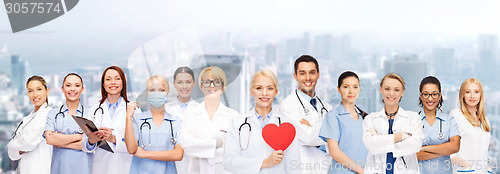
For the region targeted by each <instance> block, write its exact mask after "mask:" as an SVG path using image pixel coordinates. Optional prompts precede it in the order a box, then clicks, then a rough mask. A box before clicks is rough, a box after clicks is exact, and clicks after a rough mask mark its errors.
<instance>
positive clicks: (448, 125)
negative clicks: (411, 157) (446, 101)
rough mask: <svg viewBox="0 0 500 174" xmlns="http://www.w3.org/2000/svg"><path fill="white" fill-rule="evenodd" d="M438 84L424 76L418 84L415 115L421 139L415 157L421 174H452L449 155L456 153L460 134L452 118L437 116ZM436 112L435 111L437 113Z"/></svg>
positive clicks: (440, 113) (439, 86)
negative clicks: (422, 137)
mask: <svg viewBox="0 0 500 174" xmlns="http://www.w3.org/2000/svg"><path fill="white" fill-rule="evenodd" d="M442 97H443V96H442V95H441V83H440V82H439V80H438V79H437V78H436V77H433V76H428V77H426V78H424V79H423V80H422V82H420V98H419V105H420V106H421V107H422V109H423V110H422V111H420V112H419V115H420V116H421V118H422V123H423V124H424V134H425V138H424V141H423V143H422V149H421V150H420V152H418V153H417V158H418V163H419V165H420V170H421V171H420V172H421V173H426V174H427V173H430V174H432V173H436V174H445V173H453V170H452V163H451V161H450V155H451V154H453V153H456V152H458V150H459V149H460V133H459V130H458V126H457V123H456V122H455V118H454V117H452V116H449V115H447V114H444V113H442V112H441V106H442V105H443V98H442ZM438 110H439V111H438Z"/></svg>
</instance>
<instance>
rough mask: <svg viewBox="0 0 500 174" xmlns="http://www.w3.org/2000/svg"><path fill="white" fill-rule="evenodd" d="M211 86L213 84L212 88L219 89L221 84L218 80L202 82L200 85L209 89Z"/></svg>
mask: <svg viewBox="0 0 500 174" xmlns="http://www.w3.org/2000/svg"><path fill="white" fill-rule="evenodd" d="M211 84H214V87H220V86H222V84H223V82H222V81H221V80H219V79H216V80H202V81H201V85H202V86H203V87H205V88H208V87H210V85H211Z"/></svg>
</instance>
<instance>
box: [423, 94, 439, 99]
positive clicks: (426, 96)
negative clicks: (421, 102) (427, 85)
mask: <svg viewBox="0 0 500 174" xmlns="http://www.w3.org/2000/svg"><path fill="white" fill-rule="evenodd" d="M420 96H422V98H424V99H428V98H429V96H432V98H433V99H438V98H439V96H441V93H432V94H429V93H420Z"/></svg>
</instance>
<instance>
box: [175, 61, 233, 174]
mask: <svg viewBox="0 0 500 174" xmlns="http://www.w3.org/2000/svg"><path fill="white" fill-rule="evenodd" d="M198 79H199V84H200V88H201V90H202V91H203V93H204V94H205V100H204V101H203V102H202V103H200V105H198V106H197V107H196V108H193V109H191V110H187V111H186V112H185V113H184V116H183V121H182V122H183V125H182V131H181V139H182V146H183V148H184V151H185V153H186V155H187V156H188V157H189V164H188V173H190V174H195V173H206V174H211V173H217V174H222V173H228V172H227V171H225V170H224V168H223V165H222V161H223V156H224V141H225V139H226V134H227V131H228V130H229V128H230V127H231V120H232V119H233V118H235V117H239V115H240V114H239V113H238V112H236V111H235V110H233V109H230V108H228V107H226V106H224V104H222V103H221V102H220V96H221V94H222V92H224V91H225V89H226V85H227V78H226V74H225V73H224V71H223V70H222V69H220V68H219V67H216V66H212V67H207V68H205V69H203V70H202V71H201V72H200V76H199V78H198Z"/></svg>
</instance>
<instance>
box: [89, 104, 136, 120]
mask: <svg viewBox="0 0 500 174" xmlns="http://www.w3.org/2000/svg"><path fill="white" fill-rule="evenodd" d="M127 104H128V103H127V102H125V108H127ZM101 105H102V103H99V107H98V108H97V109H95V111H94V120H95V114H97V111H99V110H100V111H101V124H100V125H99V126H102V120H104V109H103V108H102V107H101Z"/></svg>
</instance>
